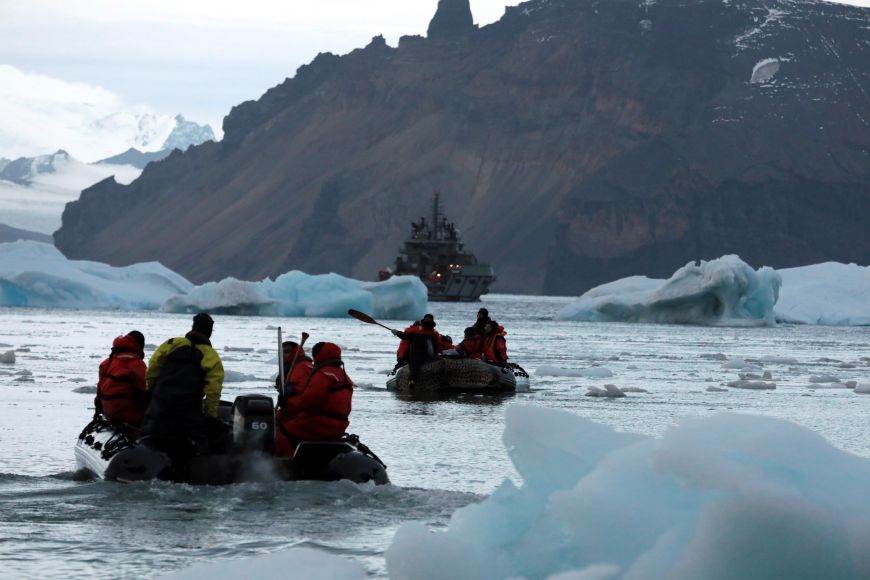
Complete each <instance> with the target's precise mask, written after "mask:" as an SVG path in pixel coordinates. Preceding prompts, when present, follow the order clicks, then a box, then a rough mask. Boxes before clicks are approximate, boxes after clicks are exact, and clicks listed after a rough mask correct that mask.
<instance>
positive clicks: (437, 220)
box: [432, 189, 441, 237]
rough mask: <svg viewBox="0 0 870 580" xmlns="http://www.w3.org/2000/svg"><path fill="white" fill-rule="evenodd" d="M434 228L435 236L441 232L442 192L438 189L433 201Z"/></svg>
mask: <svg viewBox="0 0 870 580" xmlns="http://www.w3.org/2000/svg"><path fill="white" fill-rule="evenodd" d="M432 226H433V232H432V233H433V234H436V237H437V232H439V231H441V192H440V191H438V190H437V189H436V190H435V194H434V196H433V199H432Z"/></svg>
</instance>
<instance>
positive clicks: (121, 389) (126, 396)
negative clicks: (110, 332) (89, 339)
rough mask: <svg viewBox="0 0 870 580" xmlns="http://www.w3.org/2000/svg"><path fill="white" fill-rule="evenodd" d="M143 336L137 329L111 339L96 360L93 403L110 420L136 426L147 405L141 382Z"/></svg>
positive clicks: (146, 392) (142, 378)
mask: <svg viewBox="0 0 870 580" xmlns="http://www.w3.org/2000/svg"><path fill="white" fill-rule="evenodd" d="M144 347H145V337H144V336H143V335H142V333H141V332H139V331H138V330H134V331H132V332H130V333H129V334H127V335H126V336H119V337H118V338H116V339H115V340H114V341H113V342H112V353H111V354H110V355H109V357H108V358H107V359H106V360H104V361H103V362H101V363H100V373H99V381H98V382H97V396H96V398H95V399H94V407H95V410H96V412H97V413H102V414H103V416H105V417H106V419H107V420H109V421H111V422H112V423H118V424H124V423H125V424H127V425H130V426H131V427H135V428H136V429H138V428H139V426H140V425H141V424H142V418H143V417H145V410H146V409H147V408H148V388H147V387H146V386H145V361H144V358H145V353H144V352H143V348H144Z"/></svg>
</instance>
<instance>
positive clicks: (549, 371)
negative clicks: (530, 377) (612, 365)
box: [535, 365, 613, 379]
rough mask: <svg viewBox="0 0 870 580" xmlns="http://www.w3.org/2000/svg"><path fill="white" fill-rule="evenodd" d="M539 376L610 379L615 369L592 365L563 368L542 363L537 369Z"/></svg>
mask: <svg viewBox="0 0 870 580" xmlns="http://www.w3.org/2000/svg"><path fill="white" fill-rule="evenodd" d="M535 375H537V376H539V377H583V378H587V379H609V378H610V377H612V376H613V371H611V370H610V369H608V368H606V367H590V368H587V369H563V368H560V367H557V366H553V365H541V366H539V367H538V368H537V369H535Z"/></svg>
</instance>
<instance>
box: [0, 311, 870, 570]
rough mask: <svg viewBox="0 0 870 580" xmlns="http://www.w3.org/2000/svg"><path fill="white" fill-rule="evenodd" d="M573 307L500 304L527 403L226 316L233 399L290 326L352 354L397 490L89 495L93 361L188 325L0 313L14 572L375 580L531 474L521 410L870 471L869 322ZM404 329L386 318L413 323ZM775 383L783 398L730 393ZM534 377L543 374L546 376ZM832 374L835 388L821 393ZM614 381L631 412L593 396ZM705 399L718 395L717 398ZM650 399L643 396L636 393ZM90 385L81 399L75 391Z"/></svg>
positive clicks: (122, 315)
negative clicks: (689, 322)
mask: <svg viewBox="0 0 870 580" xmlns="http://www.w3.org/2000/svg"><path fill="white" fill-rule="evenodd" d="M566 302H567V299H558V298H539V297H517V296H492V297H486V299H485V301H484V303H483V306H485V307H487V308H488V309H489V311H490V315H491V316H492V317H493V318H495V319H496V320H497V321H498V322H499V323H501V324H503V325H504V326H505V328H506V330H507V332H508V336H507V341H508V348H509V353H510V355H511V359H512V360H514V361H515V362H518V363H519V364H521V365H522V366H523V367H525V368H526V370H528V371H529V373H530V374H531V375H532V392H531V393H528V394H518V395H515V396H512V397H498V398H489V397H485V396H466V397H461V398H456V399H452V400H447V401H435V402H431V401H430V402H426V401H413V400H406V399H403V398H401V397H399V396H397V395H395V394H393V393H389V392H387V391H386V390H385V389H384V385H385V381H386V378H387V373H388V372H389V370H390V369H392V367H393V364H394V362H395V348H396V346H397V344H396V339H395V338H394V337H393V336H392V335H391V334H390V333H389V332H387V331H386V330H384V329H382V328H380V327H377V326H372V325H365V324H362V323H360V322H358V321H356V320H353V319H319V318H307V319H302V318H297V319H286V318H285V319H278V318H266V317H241V316H239V317H235V316H217V317H216V324H215V332H214V336H213V337H212V340H213V343H214V346H215V348H216V349H217V350H218V352H219V353H220V355H221V357H222V359H223V361H224V366H225V368H226V369H227V370H228V371H229V372H228V376H229V377H230V378H232V379H233V380H234V382H227V383H226V384H225V385H224V394H223V398H224V399H227V400H232V398H233V397H235V396H237V395H240V394H246V393H248V394H249V393H270V392H271V387H270V383H271V380H272V377H273V376H274V375H275V373H276V370H277V358H276V350H277V348H276V332H277V327H278V326H281V327H282V328H283V331H284V335H285V338H286V339H292V338H294V337H296V336H298V335H299V334H300V333H301V332H303V331H305V332H308V333H310V334H311V338H310V339H309V344H312V345H313V344H314V343H315V342H317V341H321V340H324V341H326V340H328V341H332V342H336V343H337V344H339V345H340V346H341V347H342V348H343V350H344V360H345V364H346V367H347V371H348V374H349V375H350V376H351V377H352V378H353V379H354V381H355V382H356V384H357V388H356V391H355V393H354V407H353V413H352V416H351V428H350V431H351V432H354V433H357V434H358V435H359V436H360V437H361V439H362V440H363V441H364V442H365V443H366V444H367V445H368V446H370V447H371V448H372V449H373V450H374V451H375V452H376V453H377V454H378V455H379V456H380V457H381V458H382V459H383V460H384V462H385V463H386V464H387V465H388V467H389V470H388V471H389V474H390V477H391V479H392V481H393V485H392V486H388V487H383V488H376V487H373V486H365V485H363V486H357V485H354V484H350V483H347V482H339V483H321V482H267V483H250V484H242V485H232V486H225V487H192V486H186V485H177V484H167V483H143V484H135V485H120V484H114V483H106V482H94V481H80V480H79V478H77V477H76V476H75V473H74V472H75V460H74V457H73V445H74V442H75V438H76V436H77V434H78V432H79V431H80V430H81V428H82V427H83V426H84V424H85V423H87V421H88V420H89V418H90V416H91V414H92V402H93V390H94V389H93V387H94V385H95V382H96V374H97V366H98V365H99V362H100V361H101V360H102V359H103V358H104V357H105V356H106V355H107V354H108V349H109V346H110V345H111V341H112V339H113V338H114V337H115V336H117V335H119V334H124V333H126V332H128V331H129V330H132V329H134V328H135V329H138V330H140V331H142V332H143V333H144V334H145V336H146V342H147V343H148V345H149V346H148V347H147V348H146V353H147V354H150V352H151V351H153V349H154V347H155V345H157V344H159V343H160V342H162V341H163V340H165V339H166V338H169V337H172V336H178V335H182V334H184V332H186V331H187V330H188V329H189V323H190V320H189V316H185V315H172V314H157V313H128V312H89V311H60V310H52V311H46V310H28V309H6V310H0V344H2V345H3V346H0V354H4V353H5V352H7V351H14V352H15V362H14V363H12V364H0V403H2V404H0V499H2V501H0V524H2V525H0V570H3V572H2V575H3V576H8V577H24V576H35V575H40V576H44V577H58V578H59V577H64V578H84V577H93V576H101V577H129V578H137V577H152V576H156V575H159V574H161V573H166V572H171V571H173V570H177V569H181V568H184V567H186V566H188V565H190V564H192V563H194V562H201V561H212V560H215V559H219V558H235V557H242V556H249V555H254V554H259V553H265V552H272V551H276V550H280V549H283V548H286V547H290V546H308V547H316V548H320V549H323V550H326V551H328V552H331V553H334V554H340V555H343V556H345V557H348V558H351V559H354V560H357V561H359V562H361V563H362V564H363V566H364V567H365V568H366V569H367V570H368V571H369V572H370V573H371V574H373V575H375V576H383V575H384V574H385V573H386V568H385V564H384V558H383V553H384V551H385V550H386V548H387V547H388V546H389V545H390V543H391V542H392V540H393V535H394V533H395V531H396V529H398V527H399V526H400V525H401V524H402V523H404V522H408V521H419V522H423V523H424V524H426V525H427V526H428V527H429V528H430V529H435V530H437V529H440V528H443V527H444V526H445V524H446V522H447V519H448V518H449V516H450V514H452V513H453V512H454V511H455V510H456V509H457V508H459V507H462V506H465V505H468V504H469V503H473V502H478V501H480V500H482V499H483V498H484V497H486V496H487V495H489V494H490V493H491V492H492V491H493V490H494V489H495V488H496V487H497V486H498V485H499V484H500V483H501V482H502V481H503V480H504V479H505V478H509V479H517V477H518V476H517V474H516V472H515V471H514V469H513V466H512V464H511V463H510V461H509V459H508V456H507V453H506V451H505V449H504V446H503V444H502V442H501V434H502V430H503V425H504V411H505V406H506V405H509V404H510V403H511V402H512V401H522V402H523V403H527V404H532V405H541V406H545V407H552V408H559V409H564V410H568V411H570V412H572V413H576V414H578V415H582V416H584V417H589V418H592V419H595V420H596V421H599V422H602V423H605V424H607V425H610V426H611V427H614V428H615V429H617V430H620V431H627V432H636V433H642V434H648V435H661V434H662V433H663V432H664V431H665V430H666V429H667V428H668V427H669V426H671V425H673V424H675V422H676V421H677V420H678V419H679V418H681V417H684V416H687V415H688V416H706V415H710V414H713V413H716V412H718V411H738V412H745V413H754V414H762V415H768V416H773V417H778V418H783V419H787V420H790V421H793V422H795V423H797V424H799V425H803V426H805V427H808V428H810V429H812V430H814V431H816V432H818V433H819V434H821V435H822V436H824V437H825V438H827V439H828V440H829V441H831V442H832V443H833V444H834V445H836V446H837V447H839V448H841V449H844V450H847V451H849V452H852V453H855V454H858V455H862V456H866V457H870V436H868V435H870V424H868V421H867V416H868V411H870V395H860V394H856V393H855V392H854V390H853V389H850V388H846V386H845V384H846V382H847V381H856V382H858V383H862V382H863V383H867V382H870V359H868V358H867V357H868V356H870V352H868V350H867V341H868V338H870V329H868V328H866V327H851V328H846V327H821V326H778V327H773V328H707V327H692V326H662V325H630V324H605V323H580V322H571V321H557V320H554V314H555V313H556V312H557V311H558V310H559V309H560V308H561V307H563V306H564V305H565V304H566ZM479 306H480V305H479V304H432V305H430V308H431V311H432V312H433V313H434V314H435V316H436V319H437V321H438V330H440V331H441V332H444V333H447V334H450V335H452V336H453V337H454V338H457V339H458V338H459V337H461V335H462V331H463V328H464V327H465V326H468V325H470V324H471V323H472V322H473V320H474V316H475V313H476V311H477V308H478V307H479ZM408 322H409V321H389V322H387V323H388V324H389V325H391V326H394V327H403V326H404V325H406V324H407V323H408ZM764 371H768V372H769V373H770V377H771V378H770V380H769V381H768V382H772V383H775V384H776V388H775V389H773V390H744V389H735V388H730V387H728V386H727V384H728V383H729V382H731V381H734V380H737V379H738V373H741V372H742V373H753V374H757V375H762V374H763V373H764ZM539 373H540V374H539ZM825 375H827V377H825V378H827V379H832V380H839V381H840V382H839V383H831V382H830V381H828V382H822V383H820V382H811V381H812V380H818V379H819V378H820V377H823V376H825ZM605 384H613V385H616V386H617V387H619V388H621V389H624V390H627V391H628V392H627V396H626V397H624V398H619V399H608V398H597V397H587V396H585V395H586V392H587V391H588V389H589V388H590V387H598V388H603V387H604V385H605ZM708 389H710V390H708ZM640 390H643V391H646V392H639V391H640ZM81 391H84V392H81Z"/></svg>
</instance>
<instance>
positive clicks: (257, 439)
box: [233, 395, 275, 455]
mask: <svg viewBox="0 0 870 580" xmlns="http://www.w3.org/2000/svg"><path fill="white" fill-rule="evenodd" d="M274 445H275V407H274V403H273V402H272V398H271V397H266V396H263V395H242V396H240V397H236V401H235V402H234V403H233V448H234V449H236V450H237V451H245V452H251V451H261V452H263V453H266V454H269V455H271V454H272V449H273V447H274Z"/></svg>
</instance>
